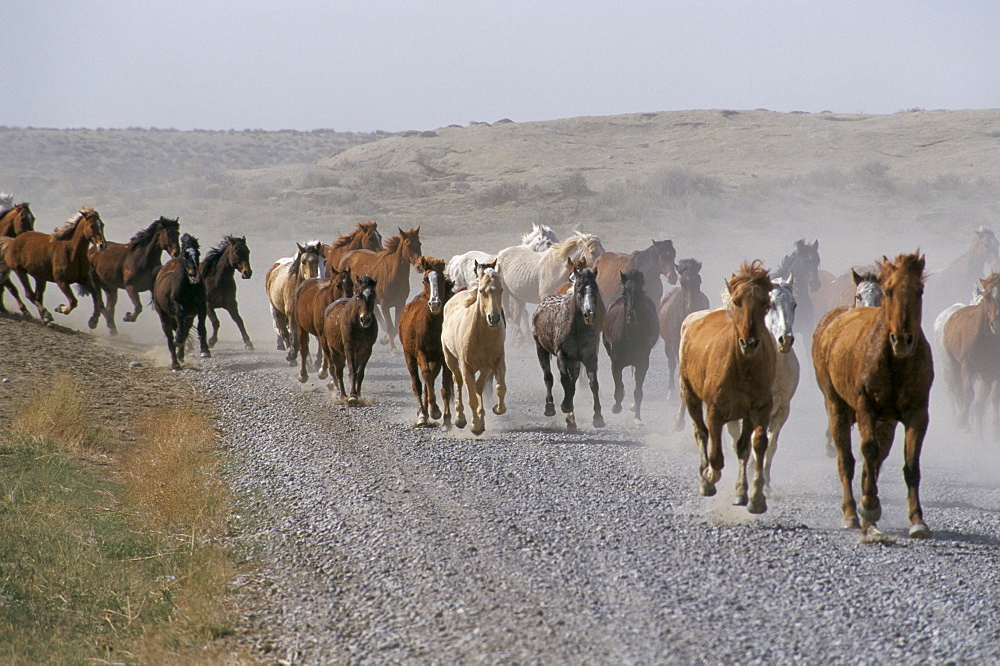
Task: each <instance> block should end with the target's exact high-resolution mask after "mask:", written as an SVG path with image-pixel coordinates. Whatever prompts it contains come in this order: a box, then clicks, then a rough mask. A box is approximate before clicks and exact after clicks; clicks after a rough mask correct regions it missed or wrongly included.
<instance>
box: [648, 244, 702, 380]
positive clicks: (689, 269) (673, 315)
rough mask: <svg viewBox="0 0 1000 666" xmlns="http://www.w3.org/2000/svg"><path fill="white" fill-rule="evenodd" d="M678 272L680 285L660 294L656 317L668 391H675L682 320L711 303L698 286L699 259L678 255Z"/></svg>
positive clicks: (699, 280) (699, 279) (699, 278)
mask: <svg viewBox="0 0 1000 666" xmlns="http://www.w3.org/2000/svg"><path fill="white" fill-rule="evenodd" d="M677 276H678V278H677V279H678V281H679V282H680V285H681V286H680V287H679V288H676V289H673V290H671V291H669V292H667V293H666V294H664V295H663V298H662V299H660V307H659V311H658V313H657V318H658V320H659V323H660V337H662V338H663V352H664V353H665V354H666V355H667V391H668V395H669V393H672V392H673V391H674V387H675V385H676V384H675V382H674V372H675V371H676V370H677V355H678V353H679V352H680V347H681V324H683V323H684V319H685V318H686V317H687V316H688V315H689V314H691V313H692V312H697V311H698V310H707V309H708V308H709V307H711V306H710V305H709V303H708V296H706V295H705V294H704V293H703V292H702V290H701V262H700V261H697V260H695V259H681V260H680V261H678V262H677Z"/></svg>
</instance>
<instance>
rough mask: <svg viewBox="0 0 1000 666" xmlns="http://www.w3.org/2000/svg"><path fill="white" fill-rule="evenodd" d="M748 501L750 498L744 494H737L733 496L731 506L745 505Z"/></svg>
mask: <svg viewBox="0 0 1000 666" xmlns="http://www.w3.org/2000/svg"><path fill="white" fill-rule="evenodd" d="M749 502H750V498H748V497H747V496H746V494H743V495H737V496H736V497H734V498H733V506H746V505H747V504H748V503H749Z"/></svg>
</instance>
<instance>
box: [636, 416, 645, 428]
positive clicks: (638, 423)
mask: <svg viewBox="0 0 1000 666" xmlns="http://www.w3.org/2000/svg"><path fill="white" fill-rule="evenodd" d="M635 424H636V425H637V426H641V425H646V424H645V423H643V422H642V419H640V418H639V417H638V416H637V417H635Z"/></svg>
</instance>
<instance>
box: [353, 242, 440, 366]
mask: <svg viewBox="0 0 1000 666" xmlns="http://www.w3.org/2000/svg"><path fill="white" fill-rule="evenodd" d="M420 253H421V250H420V227H417V228H416V229H410V230H409V231H403V230H402V229H400V230H399V235H398V236H392V237H391V238H390V239H389V240H387V241H386V242H385V249H384V250H382V251H381V252H372V251H371V250H352V251H351V252H348V253H346V254H345V255H344V256H343V258H341V260H340V266H339V268H341V269H344V268H347V269H350V271H351V274H353V275H370V276H372V277H373V278H375V283H376V285H377V286H376V288H375V289H376V291H375V294H376V297H377V298H378V305H379V309H380V310H381V314H382V321H383V323H384V325H385V336H383V338H382V344H388V345H389V351H393V352H394V351H396V342H395V340H396V335H397V334H396V331H397V330H398V328H399V315H400V312H401V311H402V309H403V306H404V305H406V299H407V298H409V296H410V275H409V272H408V271H407V270H406V268H407V264H409V265H410V266H413V268H414V270H417V263H418V262H419V261H420ZM392 309H395V316H393V314H392V313H390V310H392Z"/></svg>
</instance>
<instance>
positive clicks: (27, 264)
mask: <svg viewBox="0 0 1000 666" xmlns="http://www.w3.org/2000/svg"><path fill="white" fill-rule="evenodd" d="M91 243H93V244H94V245H95V246H96V247H97V248H98V249H99V250H103V249H104V247H105V245H106V244H107V241H105V240H104V222H103V221H102V220H101V216H100V215H99V214H98V213H97V211H96V210H94V209H93V208H81V209H80V211H79V212H78V213H77V214H76V215H75V216H73V217H71V218H70V219H69V220H67V222H66V223H65V224H64V225H62V226H61V227H59V228H58V229H56V230H55V231H53V232H52V233H51V234H44V233H41V232H38V231H26V232H24V233H22V234H20V235H19V236H17V237H16V238H14V240H13V241H11V242H9V243H7V248H6V250H5V252H4V260H5V262H6V264H7V266H8V267H9V268H10V270H12V271H14V272H15V273H17V277H18V279H19V280H20V281H21V284H23V285H24V291H25V294H26V295H27V296H28V299H29V300H30V301H31V302H32V303H34V305H35V307H36V308H38V316H39V317H40V318H41V319H42V321H43V322H45V323H49V322H51V321H52V315H51V314H50V313H49V311H48V310H46V309H45V304H44V303H43V298H44V296H45V283H46V282H55V283H56V284H57V285H59V288H60V289H61V290H62V292H63V294H65V295H66V298H67V299H69V304H68V305H60V306H59V307H58V308H56V312H59V313H62V314H69V313H70V312H72V311H73V310H74V309H75V308H76V306H77V305H78V301H77V300H76V296H74V295H73V288H72V285H74V284H78V285H80V287H81V289H82V290H83V291H85V292H89V293H90V294H91V296H92V297H93V299H94V309H95V310H102V309H103V308H104V304H103V303H102V302H101V296H100V291H99V290H97V289H95V288H93V283H92V282H91V279H90V260H89V259H88V258H87V247H88V246H89V245H90V244H91ZM29 275H30V276H32V277H34V278H35V288H34V289H32V288H31V286H30V284H29V282H28V276H29Z"/></svg>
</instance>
